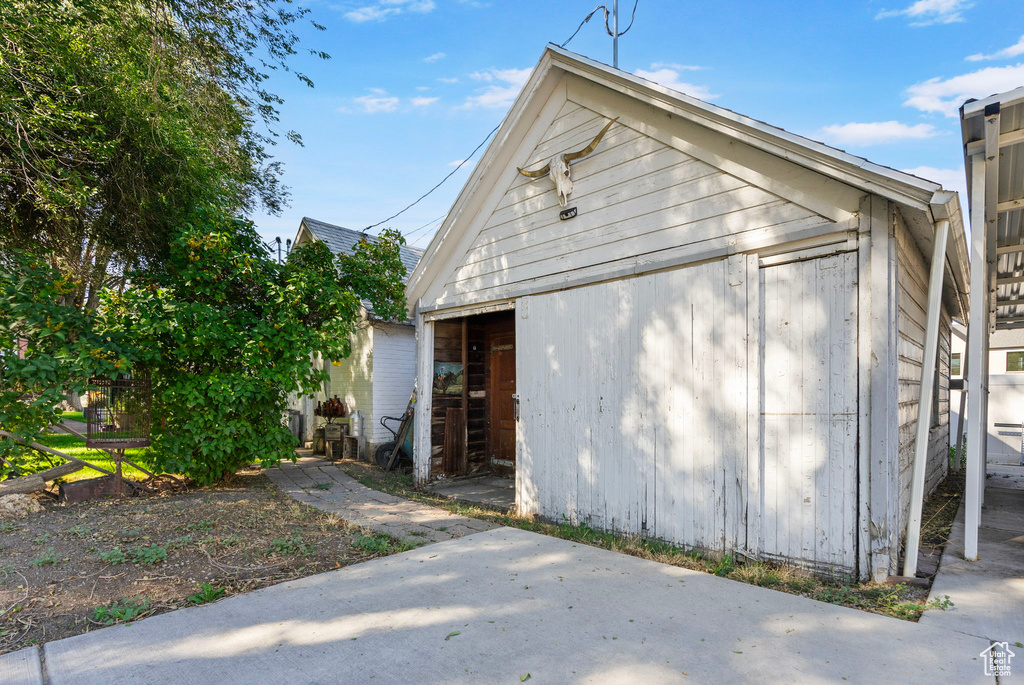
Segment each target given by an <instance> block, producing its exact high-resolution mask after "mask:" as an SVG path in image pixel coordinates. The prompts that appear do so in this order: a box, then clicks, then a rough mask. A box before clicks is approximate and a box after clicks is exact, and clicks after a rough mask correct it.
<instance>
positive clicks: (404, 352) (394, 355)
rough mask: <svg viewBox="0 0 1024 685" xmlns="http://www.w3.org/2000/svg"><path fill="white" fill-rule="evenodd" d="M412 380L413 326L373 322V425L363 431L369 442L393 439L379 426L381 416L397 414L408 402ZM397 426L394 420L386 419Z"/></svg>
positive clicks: (393, 426) (414, 346) (413, 365)
mask: <svg viewBox="0 0 1024 685" xmlns="http://www.w3.org/2000/svg"><path fill="white" fill-rule="evenodd" d="M415 380H416V329H415V328H413V327H412V326H399V325H394V324H375V325H374V327H373V412H372V415H373V419H374V421H373V424H372V425H371V424H366V425H365V428H364V430H363V434H364V435H365V436H366V439H367V441H369V442H370V443H371V444H380V443H383V442H387V441H389V440H391V439H392V438H393V436H392V435H391V433H390V432H389V431H387V430H385V429H384V427H383V426H381V425H380V418H381V417H382V416H401V415H402V414H403V413H404V412H405V409H406V407H407V406H408V405H409V397H410V396H411V395H412V388H413V384H414V382H415ZM388 425H390V426H391V427H392V428H397V427H398V424H397V422H389V423H388Z"/></svg>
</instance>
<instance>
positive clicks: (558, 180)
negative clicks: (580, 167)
mask: <svg viewBox="0 0 1024 685" xmlns="http://www.w3.org/2000/svg"><path fill="white" fill-rule="evenodd" d="M618 120H619V118H618V117H615V118H614V119H612V120H611V121H609V122H608V123H607V124H605V127H604V128H603V129H601V132H600V133H598V134H597V136H595V137H594V139H593V140H592V141H590V145H587V146H586V147H585V148H583V149H582V150H577V151H576V152H566V153H565V154H564V155H555V156H554V157H553V158H552V159H551V161H550V162H548V163H547V164H545V165H544V166H543V167H541V168H540V169H537V170H536V171H527V170H525V169H519V173H521V174H522V175H523V176H526V177H528V178H541V177H542V176H548V175H550V176H551V180H552V181H554V183H555V192H556V193H557V194H558V204H560V205H562V206H563V207H565V205H566V204H568V202H569V195H571V194H572V178H571V177H570V172H569V165H570V164H572V163H573V162H575V161H576V160H577V159H582V158H584V157H586V156H587V155H589V154H590V153H591V152H593V151H594V150H596V149H597V146H598V144H599V143H600V142H601V139H602V138H604V134H606V133H608V129H610V128H611V127H612V124H614V123H615V122H616V121H618ZM516 168H517V169H518V167H516Z"/></svg>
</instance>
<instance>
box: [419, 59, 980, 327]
mask: <svg viewBox="0 0 1024 685" xmlns="http://www.w3.org/2000/svg"><path fill="white" fill-rule="evenodd" d="M564 74H573V75H575V76H578V77H580V78H582V79H585V80H587V81H590V82H592V83H596V84H598V85H600V86H604V87H606V88H609V89H610V90H612V91H616V92H618V93H621V94H624V95H626V96H628V97H631V98H633V99H635V100H638V101H640V102H642V103H644V104H646V105H649V106H652V107H654V108H657V109H660V110H662V111H665V112H667V113H669V114H671V115H672V116H674V117H679V118H680V119H683V120H686V121H689V122H692V123H694V124H697V125H699V126H702V127H704V128H707V129H710V130H712V131H714V132H717V133H719V134H721V135H724V136H727V137H728V138H730V139H733V140H736V141H738V142H741V143H744V144H745V145H748V146H750V147H752V148H755V149H757V150H759V151H761V152H764V153H768V154H770V155H773V156H775V157H778V158H780V159H783V160H786V161H788V162H790V163H792V164H796V165H799V166H802V167H805V168H807V169H809V170H811V171H815V172H817V173H819V174H822V175H824V176H826V177H828V178H831V179H835V180H836V181H839V182H841V183H843V184H846V185H847V186H849V187H852V188H855V189H857V190H859V191H861V192H864V193H873V194H875V195H878V196H880V197H883V198H886V199H888V200H891V201H893V202H894V203H896V204H897V206H898V207H899V208H900V210H901V213H902V214H903V215H904V218H905V219H906V222H907V224H908V227H909V228H910V230H911V233H912V234H913V236H914V239H915V242H917V244H918V247H919V248H920V249H921V252H922V253H923V254H924V255H926V257H927V256H928V255H930V254H931V248H932V243H933V239H934V222H935V221H936V220H940V219H948V220H949V221H950V224H951V232H950V239H949V241H948V247H947V252H946V256H947V271H948V272H951V274H948V275H947V278H946V279H945V281H946V295H947V299H948V300H950V301H952V302H955V303H957V304H958V305H959V306H958V307H957V308H958V309H959V310H960V312H955V313H959V314H961V315H963V314H964V313H965V311H966V296H965V293H966V291H967V284H968V268H967V264H968V260H967V247H966V239H965V237H964V227H963V219H962V215H961V211H960V205H959V200H958V198H957V195H956V193H955V192H952V191H947V190H944V189H943V188H942V186H941V185H940V184H938V183H934V182H932V181H927V180H925V179H922V178H918V177H917V176H913V175H911V174H907V173H904V172H901V171H897V170H895V169H890V168H888V167H884V166H881V165H878V164H873V163H872V162H869V161H868V160H866V159H863V158H861V157H856V156H854V155H850V154H848V153H846V152H843V151H842V150H837V149H835V148H832V147H829V146H827V145H824V144H823V143H820V142H817V141H813V140H810V139H808V138H804V137H802V136H798V135H795V134H793V133H789V132H787V131H784V130H783V129H780V128H777V127H774V126H770V125H768V124H765V123H764V122H761V121H757V120H755V119H752V118H749V117H745V116H743V115H740V114H736V113H735V112H732V111H730V110H727V109H724V108H722V107H717V106H715V105H711V104H708V103H706V102H702V101H700V100H698V99H696V98H693V97H690V96H688V95H685V94H683V93H680V92H677V91H674V90H671V89H668V88H665V87H664V86H660V85H658V84H656V83H653V82H651V81H647V80H645V79H642V78H640V77H638V76H635V75H633V74H628V73H626V72H623V71H620V70H618V69H614V68H612V67H609V66H607V65H604V64H600V63H598V62H595V61H593V60H590V59H587V58H585V57H582V56H580V55H576V54H574V53H571V52H569V51H567V50H564V49H562V48H559V47H557V46H555V45H551V44H549V45H548V46H547V48H546V49H545V51H544V53H543V55H542V56H541V59H540V61H539V62H538V64H537V66H536V67H535V68H534V70H533V73H532V75H531V76H530V79H529V80H528V81H527V83H526V85H525V86H524V87H523V90H522V92H521V93H520V94H519V97H518V98H517V99H516V102H515V103H514V104H513V105H512V108H511V109H510V110H509V112H508V114H507V115H506V117H505V120H504V121H503V122H502V124H501V126H500V127H499V130H498V132H497V133H496V134H495V136H494V138H493V139H492V141H491V143H490V145H489V146H488V147H487V150H486V151H485V152H484V154H483V156H482V157H481V158H480V161H479V162H478V163H477V165H476V167H475V168H474V170H473V172H472V174H471V175H470V178H469V180H468V181H467V182H466V185H465V186H464V187H463V189H462V191H461V192H460V194H459V196H458V198H457V199H456V201H455V204H454V205H453V206H452V209H451V211H449V213H448V216H447V217H446V218H445V220H444V222H443V223H442V225H441V227H440V229H439V230H438V232H437V233H436V234H435V236H434V239H433V240H432V241H431V243H430V245H429V246H428V247H427V249H426V253H425V257H426V259H423V260H422V261H421V262H420V263H419V265H418V266H417V268H416V269H415V270H414V271H413V272H412V274H411V275H410V277H409V282H408V283H409V284H408V289H407V295H408V297H409V301H410V303H413V304H414V305H415V304H418V300H419V299H420V298H421V297H423V296H424V295H425V294H426V293H427V291H428V290H429V289H430V288H431V285H432V284H433V283H434V282H435V280H437V279H441V278H444V277H445V276H446V275H447V274H446V273H444V271H445V270H446V268H447V267H448V266H450V262H451V260H452V259H455V258H457V257H458V251H459V249H461V248H462V247H464V245H463V243H464V240H463V234H464V233H465V232H466V231H468V230H469V224H470V223H472V222H473V220H474V216H475V212H476V211H477V210H478V206H477V205H479V204H481V203H482V201H483V200H482V199H481V198H480V197H479V196H483V195H486V194H487V193H488V192H489V190H490V186H491V185H492V184H493V183H494V182H495V181H496V178H497V176H498V175H499V174H501V173H502V171H503V170H504V169H505V168H507V166H508V165H509V164H513V165H514V163H513V162H512V161H511V159H510V158H509V155H510V154H512V152H513V151H514V150H515V149H516V148H517V147H518V145H519V144H520V143H521V142H522V140H523V138H524V136H526V134H527V129H529V127H530V126H531V125H532V124H533V123H534V122H535V121H536V118H537V115H538V112H539V110H540V107H541V106H542V105H543V101H545V100H547V99H548V98H549V97H550V96H551V94H552V92H553V89H554V88H555V87H556V83H557V82H558V81H559V79H560V78H561V77H562V76H563V75H564ZM764 180H765V181H771V180H772V179H764ZM792 194H801V193H800V191H797V190H796V189H793V193H792ZM802 194H803V195H804V196H805V199H807V200H811V197H810V194H809V193H802ZM817 204H818V205H819V206H820V205H821V204H822V203H821V202H820V198H819V200H818V202H817ZM847 216H849V215H847Z"/></svg>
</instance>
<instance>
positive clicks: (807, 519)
mask: <svg viewBox="0 0 1024 685" xmlns="http://www.w3.org/2000/svg"><path fill="white" fill-rule="evenodd" d="M856 275H857V255H856V253H848V254H841V255H836V256H833V257H825V258H821V259H814V260H810V261H804V262H794V263H791V264H783V265H780V266H772V267H768V268H764V269H762V270H761V307H762V310H761V311H762V314H761V322H762V326H763V328H762V334H761V340H762V343H763V345H764V360H763V364H764V373H763V375H762V378H763V383H764V386H763V389H762V398H763V400H762V401H763V403H764V404H763V410H762V411H763V413H762V421H763V431H764V432H763V445H764V447H763V449H764V461H763V468H764V482H763V488H762V497H763V511H762V516H761V530H762V536H763V543H762V550H763V553H764V555H765V556H767V557H768V558H771V559H776V560H783V561H787V562H792V563H797V564H801V565H809V566H811V567H813V568H815V569H816V570H817V571H819V572H821V573H826V574H832V573H837V572H838V573H840V574H842V573H853V572H855V567H856V550H857V548H856V533H857V411H858V404H857V368H858V365H857V283H856Z"/></svg>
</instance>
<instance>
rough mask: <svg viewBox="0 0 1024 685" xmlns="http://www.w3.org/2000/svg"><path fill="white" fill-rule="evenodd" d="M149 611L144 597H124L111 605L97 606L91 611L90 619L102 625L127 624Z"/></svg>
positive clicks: (147, 601)
mask: <svg viewBox="0 0 1024 685" xmlns="http://www.w3.org/2000/svg"><path fill="white" fill-rule="evenodd" d="M147 611H149V600H148V599H147V598H145V597H138V596H135V597H130V598H128V597H126V598H124V599H121V600H118V601H116V602H114V603H113V604H108V605H106V606H99V607H96V608H95V609H93V612H92V618H93V620H94V621H99V622H100V623H102V624H104V625H108V626H109V625H113V624H115V623H127V622H128V621H133V620H135V619H137V618H139V617H140V616H142V615H143V614H145V613H146V612H147Z"/></svg>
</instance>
